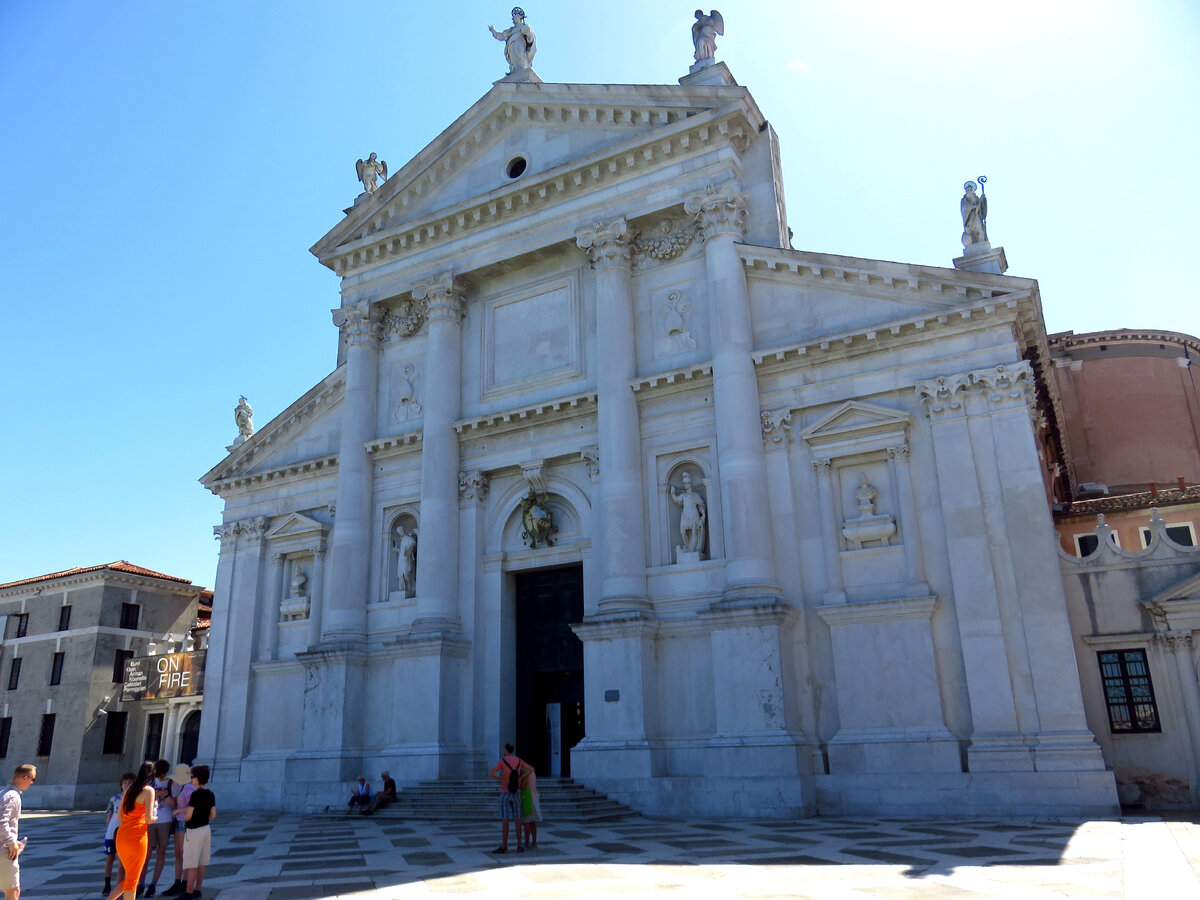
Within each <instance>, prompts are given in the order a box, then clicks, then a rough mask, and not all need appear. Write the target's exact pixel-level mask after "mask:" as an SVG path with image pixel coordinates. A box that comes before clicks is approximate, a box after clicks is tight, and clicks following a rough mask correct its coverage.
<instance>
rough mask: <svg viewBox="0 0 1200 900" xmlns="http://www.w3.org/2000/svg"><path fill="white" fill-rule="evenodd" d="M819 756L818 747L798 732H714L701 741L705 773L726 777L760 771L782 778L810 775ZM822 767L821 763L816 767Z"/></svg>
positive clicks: (707, 776)
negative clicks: (705, 741) (720, 733)
mask: <svg viewBox="0 0 1200 900" xmlns="http://www.w3.org/2000/svg"><path fill="white" fill-rule="evenodd" d="M818 759H821V753H820V750H819V748H818V747H817V746H816V744H815V743H814V742H813V741H812V740H810V739H809V738H807V737H805V736H804V735H800V734H792V733H791V732H786V731H773V732H760V733H757V734H730V735H717V736H716V737H713V738H712V739H710V740H709V741H708V742H707V743H706V744H705V745H704V777H705V778H726V777H729V776H744V775H747V774H748V773H760V772H770V773H771V775H772V777H781V778H789V777H793V776H797V775H811V774H813V770H814V768H816V766H815V765H814V763H815V761H816V760H818ZM823 770H824V766H823V765H821V766H820V768H819V769H817V771H823Z"/></svg>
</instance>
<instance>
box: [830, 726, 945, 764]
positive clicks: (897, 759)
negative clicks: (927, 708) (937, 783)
mask: <svg viewBox="0 0 1200 900" xmlns="http://www.w3.org/2000/svg"><path fill="white" fill-rule="evenodd" d="M828 749H829V771H830V772H831V773H832V774H834V775H841V774H848V773H851V772H871V773H879V774H886V773H889V772H961V771H962V768H963V759H962V753H961V752H960V746H959V742H958V740H957V739H956V738H955V737H954V735H952V734H951V733H950V732H949V731H946V730H945V729H934V730H921V729H907V728H866V729H859V730H843V731H839V732H838V733H837V734H836V735H834V736H833V738H832V739H830V741H829V745H828Z"/></svg>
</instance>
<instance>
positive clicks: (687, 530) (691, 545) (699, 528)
mask: <svg viewBox="0 0 1200 900" xmlns="http://www.w3.org/2000/svg"><path fill="white" fill-rule="evenodd" d="M668 489H669V491H670V493H671V500H672V501H673V502H674V504H675V505H676V506H678V507H680V508H681V510H682V511H681V512H680V513H679V536H680V538H682V539H683V545H682V546H679V547H676V548H675V553H676V562H678V561H679V560H678V554H680V553H697V554H699V553H701V552H702V551H703V550H704V523H705V520H706V518H707V516H708V513H707V510H706V508H705V505H704V501H703V500H702V499H701V498H700V495H699V494H697V493H695V492H694V491H693V490H692V476H691V475H690V474H688V473H687V472H684V473H683V491H682V492H678V491H676V490H675V486H674V485H669V486H668Z"/></svg>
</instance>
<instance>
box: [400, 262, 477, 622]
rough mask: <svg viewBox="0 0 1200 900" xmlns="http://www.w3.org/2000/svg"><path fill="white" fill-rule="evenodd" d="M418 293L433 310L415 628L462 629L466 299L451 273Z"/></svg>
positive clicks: (421, 284) (436, 278)
mask: <svg viewBox="0 0 1200 900" xmlns="http://www.w3.org/2000/svg"><path fill="white" fill-rule="evenodd" d="M412 294H413V298H414V299H416V300H419V301H423V302H426V303H428V305H429V312H428V323H429V324H428V328H429V337H428V343H427V345H426V352H425V410H424V419H425V422H424V437H423V443H422V447H421V544H420V549H419V550H418V552H417V616H416V619H415V620H414V626H415V628H416V629H417V630H418V631H443V630H446V629H450V630H458V629H460V628H461V627H462V626H461V620H460V615H459V610H458V435H457V434H456V433H455V431H454V427H453V426H454V422H455V420H457V419H458V417H459V409H460V405H461V403H462V319H463V315H464V314H465V312H466V299H465V297H464V296H463V292H462V288H461V286H460V285H459V284H458V283H457V282H456V280H455V278H454V275H453V273H451V272H443V273H442V274H440V275H436V276H434V277H432V278H427V279H425V280H424V281H421V282H418V283H417V284H416V285H414V286H413V290H412Z"/></svg>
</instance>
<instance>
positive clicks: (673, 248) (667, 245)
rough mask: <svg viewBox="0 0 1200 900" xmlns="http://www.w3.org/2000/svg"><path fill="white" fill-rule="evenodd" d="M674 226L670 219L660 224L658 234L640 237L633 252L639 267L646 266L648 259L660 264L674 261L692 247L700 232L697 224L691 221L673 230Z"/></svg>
mask: <svg viewBox="0 0 1200 900" xmlns="http://www.w3.org/2000/svg"><path fill="white" fill-rule="evenodd" d="M673 225H674V222H672V221H671V220H670V219H663V220H662V221H660V222H659V223H658V232H657V233H655V234H641V235H638V237H637V239H636V240H635V241H634V242H633V252H634V259H635V261H636V262H637V263H638V264H639V265H641V264H644V263H645V261H646V259H647V258H649V259H654V260H658V261H659V262H666V261H667V260H669V259H674V258H675V257H677V256H679V255H680V254H682V253H683V251H685V250H686V249H687V248H688V247H690V246H691V245H692V241H694V240H695V239H696V233H697V230H698V226H697V225H696V223H695V222H694V221H689V222H688V223H687V224H686V225H684V226H683V227H682V228H678V229H675V230H672V227H673Z"/></svg>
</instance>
